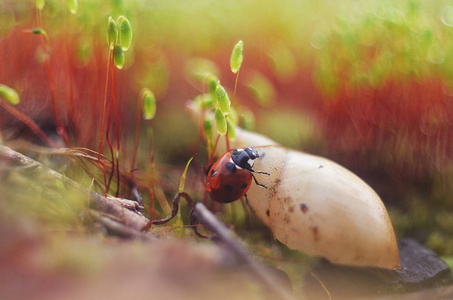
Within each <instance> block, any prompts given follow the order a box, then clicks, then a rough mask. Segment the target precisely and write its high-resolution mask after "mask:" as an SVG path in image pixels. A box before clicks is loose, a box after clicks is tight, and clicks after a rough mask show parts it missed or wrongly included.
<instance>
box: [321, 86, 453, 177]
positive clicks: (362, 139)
mask: <svg viewBox="0 0 453 300" xmlns="http://www.w3.org/2000/svg"><path fill="white" fill-rule="evenodd" d="M452 96H453V95H451V94H449V93H448V92H447V90H446V86H445V84H444V82H443V81H442V80H441V79H439V78H430V79H425V80H423V81H416V80H406V81H401V80H400V81H396V80H389V81H387V82H386V83H385V84H383V86H381V87H379V88H371V87H369V88H354V89H347V88H343V89H342V90H340V91H339V92H338V94H337V95H336V96H335V97H332V98H329V99H324V101H323V103H324V104H323V110H320V114H319V116H320V118H321V122H322V126H323V129H324V132H325V135H326V138H327V141H328V146H329V151H330V153H332V154H333V156H334V157H336V158H338V159H340V160H341V161H345V160H346V161H349V164H350V165H354V166H356V167H357V166H361V167H362V168H363V167H367V168H371V169H373V168H374V169H375V170H384V171H385V172H386V173H387V175H388V176H390V177H396V178H398V177H412V178H414V177H415V178H417V177H418V178H419V177H420V176H421V177H423V176H425V175H428V176H431V175H433V173H437V172H444V171H446V170H447V169H448V168H449V167H451V160H452V158H453V152H452V150H453V143H452V141H453V130H452V128H451V126H452V124H451V122H452V121H453V101H452V100H453V98H452Z"/></svg>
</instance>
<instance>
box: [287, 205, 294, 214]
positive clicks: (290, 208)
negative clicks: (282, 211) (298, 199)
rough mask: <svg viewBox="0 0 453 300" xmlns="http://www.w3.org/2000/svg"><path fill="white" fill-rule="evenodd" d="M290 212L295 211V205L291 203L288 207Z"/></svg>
mask: <svg viewBox="0 0 453 300" xmlns="http://www.w3.org/2000/svg"><path fill="white" fill-rule="evenodd" d="M288 210H289V212H291V213H292V212H294V205H291V206H290V207H289V208H288Z"/></svg>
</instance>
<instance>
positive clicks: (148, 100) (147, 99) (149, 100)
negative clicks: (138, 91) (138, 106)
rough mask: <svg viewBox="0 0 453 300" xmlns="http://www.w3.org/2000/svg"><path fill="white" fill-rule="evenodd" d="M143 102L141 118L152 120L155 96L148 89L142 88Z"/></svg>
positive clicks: (154, 114) (154, 111)
mask: <svg viewBox="0 0 453 300" xmlns="http://www.w3.org/2000/svg"><path fill="white" fill-rule="evenodd" d="M142 97H143V104H142V113H143V119H145V120H152V119H154V117H155V116H156V97H155V96H154V93H153V92H151V91H150V90H149V89H144V90H143V92H142Z"/></svg>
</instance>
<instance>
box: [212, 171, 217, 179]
mask: <svg viewBox="0 0 453 300" xmlns="http://www.w3.org/2000/svg"><path fill="white" fill-rule="evenodd" d="M215 174H217V172H216V171H214V170H212V171H211V178H212V177H214V176H215Z"/></svg>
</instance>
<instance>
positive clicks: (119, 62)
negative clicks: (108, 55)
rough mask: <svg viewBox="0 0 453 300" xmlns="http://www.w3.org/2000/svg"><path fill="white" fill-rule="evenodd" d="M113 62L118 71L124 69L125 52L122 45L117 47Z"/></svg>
mask: <svg viewBox="0 0 453 300" xmlns="http://www.w3.org/2000/svg"><path fill="white" fill-rule="evenodd" d="M113 60H114V61H115V66H116V67H117V68H118V69H120V70H121V69H122V68H123V66H124V52H123V49H121V46H120V45H116V47H115V52H114V53H113Z"/></svg>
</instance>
